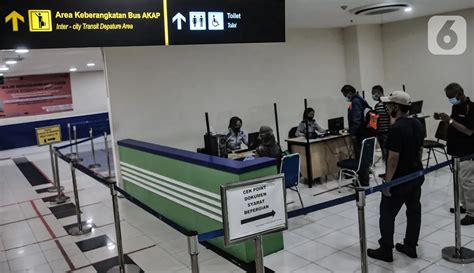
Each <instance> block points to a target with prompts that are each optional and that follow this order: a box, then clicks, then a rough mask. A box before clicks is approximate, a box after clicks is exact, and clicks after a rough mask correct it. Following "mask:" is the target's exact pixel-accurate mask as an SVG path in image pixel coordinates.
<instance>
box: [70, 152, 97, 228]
mask: <svg viewBox="0 0 474 273" xmlns="http://www.w3.org/2000/svg"><path fill="white" fill-rule="evenodd" d="M69 165H70V167H71V176H72V187H73V189H74V201H75V203H76V217H77V225H76V226H74V227H72V228H70V229H69V230H68V233H69V234H70V235H72V236H80V235H84V234H87V233H90V232H91V231H92V224H88V225H83V224H82V219H81V204H80V203H79V193H78V190H77V179H76V168H74V162H73V161H71V163H69Z"/></svg>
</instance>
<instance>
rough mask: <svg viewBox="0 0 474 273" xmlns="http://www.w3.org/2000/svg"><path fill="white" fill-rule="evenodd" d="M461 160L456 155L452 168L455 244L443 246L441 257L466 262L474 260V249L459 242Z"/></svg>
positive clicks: (451, 260)
mask: <svg viewBox="0 0 474 273" xmlns="http://www.w3.org/2000/svg"><path fill="white" fill-rule="evenodd" d="M460 164H461V160H460V159H459V158H458V157H455V158H454V170H453V187H454V232H455V235H454V236H455V246H449V247H445V248H443V250H442V251H441V252H442V253H443V259H445V260H447V261H450V262H453V263H457V264H468V263H473V262H474V251H472V250H471V249H468V248H465V247H462V243H461V209H460V205H459V191H460V186H461V185H460V184H459V168H460Z"/></svg>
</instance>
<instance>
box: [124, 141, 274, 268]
mask: <svg viewBox="0 0 474 273" xmlns="http://www.w3.org/2000/svg"><path fill="white" fill-rule="evenodd" d="M119 154H120V160H121V162H123V163H127V164H130V165H133V166H135V167H139V168H141V169H144V170H147V171H149V172H152V173H154V174H158V175H161V176H164V177H167V178H171V179H173V180H177V181H180V182H182V183H185V184H188V185H191V186H194V187H197V188H200V189H202V190H205V191H208V192H211V193H214V194H217V195H220V186H221V185H225V184H228V183H235V182H239V181H245V180H249V179H253V178H259V177H263V176H268V175H273V174H276V173H277V169H276V166H272V167H266V168H262V169H259V170H255V171H251V172H248V173H243V174H240V175H238V174H233V173H228V172H225V171H220V170H216V169H212V168H209V167H205V166H201V165H196V164H192V163H188V162H183V161H180V160H176V159H172V158H168V157H164V156H160V155H155V154H151V153H146V152H142V151H138V150H134V149H131V148H127V147H122V146H119ZM122 180H123V184H124V187H125V190H126V191H127V192H128V193H130V194H131V195H133V196H134V197H135V198H137V199H139V200H140V201H142V202H143V203H145V204H147V205H148V206H150V207H151V208H153V209H154V210H156V211H158V212H159V213H161V214H163V215H164V216H165V217H167V218H169V219H171V220H172V221H174V222H176V223H177V224H179V225H181V226H183V227H186V228H188V229H190V230H196V231H197V232H198V233H203V232H208V231H212V230H216V229H222V228H223V227H222V223H221V222H219V221H216V220H214V219H211V218H209V217H208V216H206V215H203V214H201V213H198V212H196V211H194V210H192V209H190V208H187V207H185V206H182V205H180V204H178V203H176V202H173V201H171V200H169V199H167V198H164V197H162V196H160V195H158V194H156V193H154V192H151V191H149V190H147V189H144V188H142V187H140V186H138V185H136V184H134V183H132V182H131V181H128V180H127V178H124V177H123V175H122ZM210 243H211V244H213V245H215V246H217V247H219V248H221V249H223V250H224V251H226V252H227V253H229V254H231V255H233V256H235V257H236V258H239V259H240V260H242V261H244V262H251V261H253V260H254V255H255V254H254V244H253V242H250V241H249V242H246V243H242V244H238V245H235V246H232V247H229V248H226V247H225V246H224V240H223V238H222V237H221V238H217V239H214V240H211V241H210ZM281 249H283V235H282V233H281V232H279V233H274V234H270V235H267V236H264V253H265V255H268V254H271V253H274V252H276V251H279V250H281Z"/></svg>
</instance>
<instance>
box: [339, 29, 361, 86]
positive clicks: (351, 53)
mask: <svg viewBox="0 0 474 273" xmlns="http://www.w3.org/2000/svg"><path fill="white" fill-rule="evenodd" d="M343 34H344V58H345V59H344V60H345V66H346V73H347V84H350V85H352V86H354V88H355V89H356V90H362V78H361V73H360V51H359V36H358V34H357V26H351V27H346V28H344V30H343Z"/></svg>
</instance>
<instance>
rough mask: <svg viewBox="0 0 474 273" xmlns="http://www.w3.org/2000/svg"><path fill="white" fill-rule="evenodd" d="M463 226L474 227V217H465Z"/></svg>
mask: <svg viewBox="0 0 474 273" xmlns="http://www.w3.org/2000/svg"><path fill="white" fill-rule="evenodd" d="M461 225H463V226H469V225H474V217H472V216H469V215H466V217H464V219H462V220H461Z"/></svg>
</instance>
